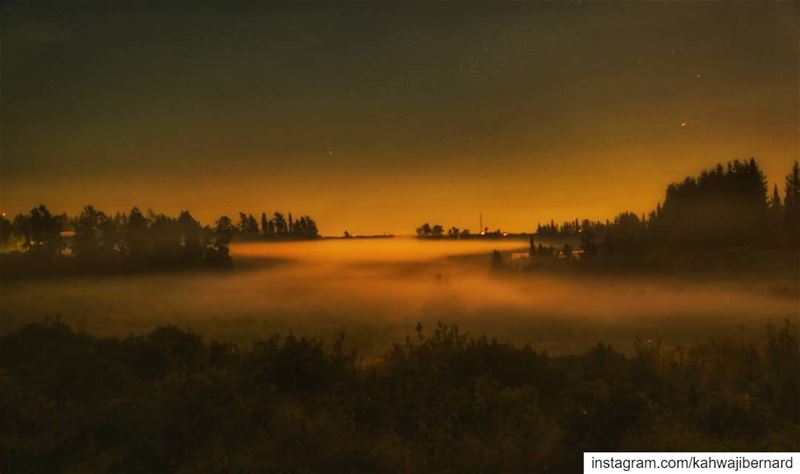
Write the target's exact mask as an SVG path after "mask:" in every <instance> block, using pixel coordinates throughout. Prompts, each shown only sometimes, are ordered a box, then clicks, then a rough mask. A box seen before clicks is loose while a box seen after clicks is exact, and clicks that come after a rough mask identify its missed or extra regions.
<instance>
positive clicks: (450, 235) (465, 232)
mask: <svg viewBox="0 0 800 474" xmlns="http://www.w3.org/2000/svg"><path fill="white" fill-rule="evenodd" d="M416 231H417V237H418V238H421V239H475V238H486V237H489V238H491V237H503V236H504V235H505V234H504V233H503V232H502V231H501V230H500V229H495V230H493V231H490V230H489V228H488V227H487V228H485V229H484V230H483V232H482V233H478V234H473V233H472V232H470V230H469V229H459V228H458V227H455V226H453V227H450V228H448V229H447V231H445V230H444V227H442V226H441V225H440V224H435V225H433V226H431V225H430V224H428V223H427V222H426V223H424V224H422V225H421V226H419V227H417V229H416Z"/></svg>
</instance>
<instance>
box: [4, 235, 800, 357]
mask: <svg viewBox="0 0 800 474" xmlns="http://www.w3.org/2000/svg"><path fill="white" fill-rule="evenodd" d="M525 247H526V243H523V242H518V241H517V242H514V241H433V242H431V241H419V240H416V239H410V238H409V239H406V238H395V239H375V240H358V241H347V240H330V241H316V242H287V243H247V244H238V245H234V246H233V247H232V249H231V250H232V254H233V256H234V259H235V261H236V262H237V268H236V269H235V270H233V271H231V272H221V273H218V272H197V273H191V272H180V273H168V274H150V275H143V274H141V275H128V276H123V275H118V276H111V277H102V278H100V277H94V278H92V277H75V278H65V279H51V280H40V281H16V282H3V283H2V286H0V291H1V292H2V293H1V294H0V314H1V315H2V318H1V320H0V331H2V332H8V331H11V330H13V329H15V328H17V327H19V326H20V325H22V324H25V323H29V322H34V321H42V320H43V319H45V318H48V317H50V318H52V317H60V318H61V319H62V320H63V321H65V322H67V323H68V324H70V325H71V326H72V327H74V328H76V329H79V330H85V331H88V332H91V333H95V334H101V335H125V334H127V333H129V332H133V333H144V332H148V331H150V330H152V329H153V328H154V327H156V326H158V325H163V324H166V323H172V324H176V325H178V326H182V327H191V328H192V329H193V330H195V331H197V332H199V333H201V334H203V335H205V336H207V337H213V338H214V339H224V340H231V341H235V342H239V343H248V342H251V341H254V340H257V339H260V338H264V337H267V336H269V335H271V334H273V333H275V332H276V331H280V332H286V331H289V330H291V331H293V332H294V333H296V334H308V335H313V336H324V337H329V336H330V335H332V334H333V333H334V331H336V330H337V329H341V328H344V329H345V330H346V331H347V333H348V339H349V341H350V342H351V343H352V344H353V345H355V346H356V347H357V348H358V349H360V350H361V351H362V353H366V354H367V355H370V354H373V355H374V354H381V353H383V352H384V351H385V349H386V348H387V347H388V345H389V344H390V343H391V342H392V341H397V340H401V339H402V338H404V337H405V335H406V334H411V333H413V332H414V327H415V326H416V323H417V322H418V321H421V322H422V323H423V326H425V327H428V328H432V326H433V325H434V324H435V323H436V321H438V320H441V321H444V322H446V323H448V324H458V325H459V326H460V327H461V328H462V329H465V330H467V331H469V332H473V333H481V334H486V335H488V336H490V337H492V336H496V337H498V338H502V339H503V340H506V341H509V342H514V343H518V344H524V343H531V344H533V345H535V346H536V347H537V348H538V349H545V350H548V351H550V352H551V353H554V354H559V353H574V352H579V351H582V350H584V349H586V348H587V347H589V346H591V345H593V344H595V343H596V342H598V341H601V340H602V341H605V342H610V343H612V344H614V345H615V346H617V347H619V348H620V349H622V350H627V349H629V348H630V347H631V344H632V342H633V340H634V338H635V337H637V336H639V337H641V338H642V339H644V340H648V339H649V340H653V341H655V340H659V339H660V340H662V341H663V342H664V344H666V345H673V344H677V343H692V342H695V341H703V340H706V339H708V338H709V337H717V336H730V335H734V336H735V335H740V334H741V335H743V336H744V337H760V336H762V335H763V332H764V328H765V325H766V323H767V321H768V320H772V321H774V322H779V321H780V320H783V319H784V318H786V317H787V316H789V317H791V318H797V317H798V314H800V301H799V300H798V298H796V297H780V296H776V295H772V294H769V293H767V292H763V291H760V290H755V289H752V288H748V286H747V285H745V284H742V283H724V284H723V283H719V282H711V281H700V280H697V279H695V280H693V281H680V280H668V279H653V278H649V279H644V278H611V277H603V278H588V277H580V278H578V277H570V276H567V275H561V276H553V275H547V274H541V273H535V274H524V275H508V276H492V275H490V274H489V263H490V253H491V251H492V250H493V249H499V250H501V251H503V252H505V253H506V255H507V257H509V258H510V257H511V255H512V254H514V253H515V251H517V250H519V251H520V252H522V251H524V250H522V248H525Z"/></svg>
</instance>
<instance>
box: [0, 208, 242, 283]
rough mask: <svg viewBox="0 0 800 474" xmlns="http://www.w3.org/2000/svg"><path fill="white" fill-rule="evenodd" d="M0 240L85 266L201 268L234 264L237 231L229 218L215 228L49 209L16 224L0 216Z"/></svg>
mask: <svg viewBox="0 0 800 474" xmlns="http://www.w3.org/2000/svg"><path fill="white" fill-rule="evenodd" d="M0 231H2V234H0V240H2V242H3V243H5V244H8V243H10V242H11V241H13V240H15V239H16V240H17V241H19V242H20V245H21V247H22V249H23V250H24V251H25V253H27V254H29V255H31V256H34V257H37V258H41V259H53V258H55V257H57V256H61V255H63V254H64V253H65V251H66V253H67V254H68V255H71V256H72V257H74V259H75V261H76V263H77V264H78V265H79V266H80V267H84V268H93V267H115V266H120V267H124V268H160V267H177V266H191V265H195V264H198V263H209V264H220V265H229V264H230V256H229V250H228V244H229V243H230V241H231V238H232V237H233V232H234V227H233V225H232V224H231V222H230V219H228V218H227V217H222V218H220V219H219V220H218V221H217V223H216V225H215V226H214V227H209V226H202V225H201V224H200V223H199V222H198V221H196V220H195V219H194V218H193V217H192V215H191V214H190V213H189V212H188V211H182V212H181V213H180V215H179V216H178V217H171V216H167V215H165V214H156V213H154V212H152V211H149V212H148V213H147V214H143V213H142V212H141V211H140V210H139V209H138V208H135V207H134V208H133V209H131V211H130V212H129V213H124V212H123V213H120V212H118V213H115V214H113V215H111V214H107V213H105V212H103V211H101V210H98V209H96V208H94V207H93V206H86V207H85V208H84V209H83V210H82V211H81V213H80V214H79V215H77V216H74V217H68V216H66V215H53V214H52V213H51V212H50V211H49V210H48V209H47V207H45V206H44V205H40V206H37V207H35V208H33V209H32V210H31V211H30V212H29V213H28V214H19V215H17V216H16V217H15V218H14V219H13V221H9V220H7V219H6V218H5V217H3V216H0Z"/></svg>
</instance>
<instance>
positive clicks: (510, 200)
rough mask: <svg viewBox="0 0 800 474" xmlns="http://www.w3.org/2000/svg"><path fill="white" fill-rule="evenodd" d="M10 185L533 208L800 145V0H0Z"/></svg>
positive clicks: (347, 226) (793, 150)
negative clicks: (462, 0)
mask: <svg viewBox="0 0 800 474" xmlns="http://www.w3.org/2000/svg"><path fill="white" fill-rule="evenodd" d="M0 12H2V43H0V48H1V49H0V152H1V155H0V209H2V211H3V212H7V213H8V214H14V213H17V212H23V211H27V210H29V209H30V208H31V207H33V206H34V205H37V204H39V203H44V204H46V205H47V206H48V207H49V208H51V209H52V210H54V211H56V212H62V211H66V212H69V213H75V212H77V211H79V210H80V208H81V207H82V206H83V205H85V204H93V205H95V206H96V207H99V208H101V209H104V210H107V211H112V212H113V211H117V210H129V209H130V208H131V207H133V206H139V207H140V208H142V209H148V208H152V209H153V210H155V211H158V212H166V213H168V214H177V213H178V211H180V210H182V209H188V210H190V211H191V212H192V214H193V215H194V216H195V217H197V218H199V219H200V220H201V221H202V222H204V223H211V222H212V221H214V220H215V219H216V218H217V217H218V216H220V215H222V214H227V215H237V214H238V212H239V211H240V210H241V211H244V212H247V213H253V214H256V215H258V214H260V213H261V212H262V211H268V212H269V213H271V212H274V211H276V210H279V211H283V212H286V211H291V212H292V213H293V214H294V215H295V216H297V215H299V214H309V215H311V216H313V217H315V218H316V220H317V222H318V224H319V227H320V230H321V231H322V233H323V234H327V235H338V234H341V233H342V232H343V231H345V230H349V231H350V232H351V233H360V234H370V233H383V232H391V233H397V234H409V233H413V231H414V228H415V227H417V226H418V225H420V224H421V223H423V222H426V221H427V222H430V223H432V224H433V223H440V224H442V225H444V226H445V227H449V226H451V225H452V226H457V227H459V228H470V229H472V230H473V231H477V230H478V225H479V224H478V222H479V220H478V219H479V215H480V214H481V213H482V214H483V221H484V224H485V225H487V226H489V227H490V228H492V229H494V228H498V227H499V228H502V229H503V230H509V231H530V230H533V229H535V227H536V223H537V222H547V221H549V220H550V219H551V218H553V219H556V220H557V221H561V220H566V219H574V218H576V217H579V218H592V219H605V218H609V217H613V216H614V215H615V214H617V213H619V212H621V211H626V210H628V211H633V212H637V213H641V212H644V211H647V210H650V209H652V208H654V207H655V205H656V203H657V202H658V201H659V200H661V199H663V194H664V190H665V187H666V185H667V184H669V183H670V182H673V181H676V180H680V179H682V178H683V177H685V176H687V175H691V174H696V173H698V172H699V171H700V170H702V169H704V168H708V167H711V166H713V165H714V164H716V163H717V162H720V161H727V160H732V159H736V158H739V159H742V158H750V157H755V158H756V159H757V160H758V161H759V162H760V164H761V165H762V167H763V168H764V170H765V172H766V173H767V177H768V180H769V182H770V187H771V186H772V184H773V183H782V181H783V177H784V175H785V174H786V173H787V172H788V170H789V167H790V166H791V163H792V161H793V160H797V159H798V155H799V154H800V136H799V133H800V132H799V131H798V130H800V106H799V104H798V88H799V87H800V81H799V80H798V57H800V52H799V51H798V48H799V46H798V44H799V43H800V42H799V41H798V23H799V22H798V15H800V13H799V12H800V3H798V2H728V1H725V2H722V1H719V2H702V1H696V2H666V1H661V2H645V1H640V2H636V1H620V2H589V1H575V2H566V1H564V2H513V3H512V2H471V3H460V2H440V3H411V2H397V3H394V2H360V3H345V2H341V3H339V2H337V3H333V2H327V3H319V4H315V3H296V2H292V3H258V4H257V3H235V2H228V3H225V2H214V1H209V2H202V3H200V2H195V3H188V2H187V3H182V2H165V3H158V2H152V3H136V4H133V3H126V2H100V1H98V2H91V3H81V4H78V3H55V4H54V3H48V4H36V3H33V2H22V3H14V2H11V3H9V2H6V3H5V4H4V5H3V6H0Z"/></svg>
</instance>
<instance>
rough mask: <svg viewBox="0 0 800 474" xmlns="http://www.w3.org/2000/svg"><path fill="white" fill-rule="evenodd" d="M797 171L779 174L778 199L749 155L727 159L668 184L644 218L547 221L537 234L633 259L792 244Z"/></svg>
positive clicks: (799, 225)
mask: <svg viewBox="0 0 800 474" xmlns="http://www.w3.org/2000/svg"><path fill="white" fill-rule="evenodd" d="M798 203H800V170H799V169H798V163H796V162H795V163H794V164H793V166H792V169H791V171H790V172H789V174H788V175H787V176H786V179H785V185H784V193H783V198H781V196H780V193H779V191H778V187H777V185H776V186H775V187H774V188H773V190H772V193H770V194H769V195H768V193H767V182H766V178H765V176H764V173H763V172H762V171H761V168H760V167H759V166H758V163H757V162H756V161H755V160H754V159H750V160H747V161H738V160H735V161H732V162H729V163H727V164H726V165H722V164H719V165H717V166H716V167H714V168H712V169H709V170H705V171H703V172H702V173H701V174H700V175H699V176H697V177H688V178H686V179H685V180H683V181H682V182H679V183H673V184H671V185H669V187H668V188H667V191H666V196H665V198H664V201H663V203H659V204H658V206H657V207H656V209H655V210H654V211H652V212H650V213H649V214H647V215H642V216H639V215H637V214H635V213H631V212H623V213H620V214H619V215H617V216H616V217H615V218H614V219H613V220H611V221H609V220H606V221H605V222H600V221H590V220H583V221H582V222H579V221H578V220H577V219H576V220H575V221H569V222H565V223H564V224H562V225H561V226H558V225H556V224H555V223H554V222H552V221H551V223H549V224H545V225H539V226H538V228H537V233H538V234H539V235H541V236H554V235H558V236H574V237H578V238H579V239H580V242H581V250H582V252H583V258H587V257H594V256H598V255H600V256H614V257H619V258H621V259H623V260H629V261H633V260H637V259H640V258H641V257H642V256H643V255H645V254H648V253H652V252H655V251H678V252H683V251H713V250H719V249H728V248H742V247H760V248H768V247H790V248H796V247H797V246H798V245H800V204H798Z"/></svg>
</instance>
